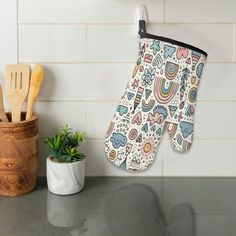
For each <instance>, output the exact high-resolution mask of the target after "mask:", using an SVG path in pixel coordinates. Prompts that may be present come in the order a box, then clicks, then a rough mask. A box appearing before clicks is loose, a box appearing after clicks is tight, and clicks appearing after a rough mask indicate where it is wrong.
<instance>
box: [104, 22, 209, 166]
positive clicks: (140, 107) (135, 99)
mask: <svg viewBox="0 0 236 236" xmlns="http://www.w3.org/2000/svg"><path fill="white" fill-rule="evenodd" d="M139 26H140V30H139V34H140V46H139V53H138V60H137V64H136V66H135V68H134V71H133V74H132V78H131V79H130V81H129V82H128V84H127V87H126V90H125V93H124V95H123V96H122V98H121V100H120V102H119V105H118V106H117V108H116V113H115V115H114V117H113V119H112V121H111V123H110V126H109V128H108V130H107V133H106V137H105V153H106V156H107V158H108V159H109V160H110V161H112V162H113V163H114V164H115V165H117V166H120V167H121V168H124V169H127V170H134V171H139V170H144V169H146V168H148V167H149V166H150V165H151V164H152V163H153V161H154V159H155V156H156V153H157V150H158V145H159V144H160V141H161V137H162V135H163V131H164V128H165V127H166V129H167V131H168V133H169V136H170V141H171V145H172V147H173V148H174V149H175V150H177V151H180V152H185V151H187V150H189V148H190V146H191V144H192V142H193V131H194V129H193V126H194V116H195V109H196V100H197V92H198V86H199V83H200V78H201V75H202V71H203V67H204V64H205V62H206V58H207V53H206V52H204V51H203V50H201V49H199V48H196V47H194V46H191V45H188V44H185V43H182V42H179V41H176V40H173V39H169V38H165V37H161V36H156V35H151V34H148V33H147V32H146V23H145V21H140V22H139Z"/></svg>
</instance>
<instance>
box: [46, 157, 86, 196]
mask: <svg viewBox="0 0 236 236" xmlns="http://www.w3.org/2000/svg"><path fill="white" fill-rule="evenodd" d="M84 168H85V160H83V161H78V162H73V163H58V162H55V161H52V160H51V157H48V158H47V184H48V190H49V191H50V192H52V193H54V194H58V195H69V194H74V193H78V192H80V191H81V190H82V189H83V188H84V175H85V170H84Z"/></svg>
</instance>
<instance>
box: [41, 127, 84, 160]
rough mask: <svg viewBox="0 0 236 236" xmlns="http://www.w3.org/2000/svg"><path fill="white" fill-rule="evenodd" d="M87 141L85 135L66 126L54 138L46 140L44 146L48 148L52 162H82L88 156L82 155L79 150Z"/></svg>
mask: <svg viewBox="0 0 236 236" xmlns="http://www.w3.org/2000/svg"><path fill="white" fill-rule="evenodd" d="M84 139H85V133H82V132H78V131H75V132H73V131H72V129H71V128H70V127H69V126H68V125H65V126H64V127H62V128H61V129H60V131H59V132H58V133H57V134H55V135H54V136H53V137H50V138H49V137H47V138H45V139H44V141H43V142H44V144H46V145H47V146H48V150H49V153H50V155H51V156H52V160H53V161H56V162H65V163H71V162H76V161H82V160H83V159H84V158H85V157H86V156H85V155H84V153H80V152H79V151H78V148H79V146H80V144H81V143H82V142H83V141H84Z"/></svg>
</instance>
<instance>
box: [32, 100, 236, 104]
mask: <svg viewBox="0 0 236 236" xmlns="http://www.w3.org/2000/svg"><path fill="white" fill-rule="evenodd" d="M119 101H120V100H119V99H110V100H109V99H107V100H106V99H105V100H99V99H96V100H80V99H75V100H70V99H67V100H64V99H63V100H61V99H54V100H53V99H51V100H47V99H39V100H37V101H36V103H42V102H48V103H53V102H55V103H56V102H78V103H117V102H119ZM199 102H200V103H206V102H207V103H217V102H222V103H235V102H236V100H227V99H226V100H223V99H222V100H203V99H199V100H198V103H199Z"/></svg>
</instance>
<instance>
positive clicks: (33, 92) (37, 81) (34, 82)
mask: <svg viewBox="0 0 236 236" xmlns="http://www.w3.org/2000/svg"><path fill="white" fill-rule="evenodd" d="M42 82H43V67H42V66H41V65H39V64H38V65H36V66H35V67H34V68H33V70H32V73H31V79H30V89H29V95H28V108H27V113H26V120H28V119H30V118H31V116H32V113H33V105H34V102H35V101H36V98H37V96H38V94H39V91H40V88H41V85H42Z"/></svg>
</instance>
